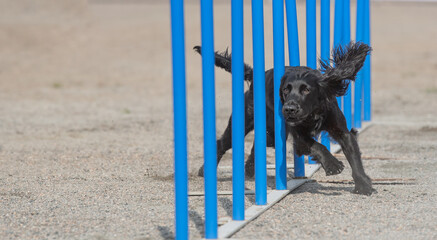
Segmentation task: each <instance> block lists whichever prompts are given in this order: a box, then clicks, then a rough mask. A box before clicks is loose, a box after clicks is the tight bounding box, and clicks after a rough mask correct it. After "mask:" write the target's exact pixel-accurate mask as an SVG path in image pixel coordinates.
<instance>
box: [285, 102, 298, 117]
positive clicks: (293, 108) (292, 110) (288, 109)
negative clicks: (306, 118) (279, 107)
mask: <svg viewBox="0 0 437 240" xmlns="http://www.w3.org/2000/svg"><path fill="white" fill-rule="evenodd" d="M284 112H285V114H287V115H295V114H296V113H297V112H299V106H297V105H295V104H292V105H287V106H284Z"/></svg>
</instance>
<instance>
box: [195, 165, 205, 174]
mask: <svg viewBox="0 0 437 240" xmlns="http://www.w3.org/2000/svg"><path fill="white" fill-rule="evenodd" d="M197 176H199V177H203V176H204V170H203V165H202V166H201V167H200V168H199V171H198V172H197Z"/></svg>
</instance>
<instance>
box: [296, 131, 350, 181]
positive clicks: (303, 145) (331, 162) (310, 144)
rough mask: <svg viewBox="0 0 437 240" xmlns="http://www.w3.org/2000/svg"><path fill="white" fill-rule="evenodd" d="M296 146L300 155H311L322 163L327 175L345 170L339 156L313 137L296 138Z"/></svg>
mask: <svg viewBox="0 0 437 240" xmlns="http://www.w3.org/2000/svg"><path fill="white" fill-rule="evenodd" d="M295 139H298V140H295V142H294V143H295V145H294V146H295V148H296V153H297V154H298V155H310V156H311V157H312V158H313V160H315V161H318V162H319V163H320V164H322V167H323V169H324V170H325V173H326V175H327V176H329V175H336V174H339V173H341V172H342V171H343V169H344V165H343V163H342V162H340V161H339V160H338V159H337V158H335V157H334V156H332V154H331V153H330V152H329V151H328V149H327V148H326V147H325V146H323V145H322V144H320V143H318V142H316V141H315V140H314V139H312V138H311V137H308V138H306V139H302V138H295Z"/></svg>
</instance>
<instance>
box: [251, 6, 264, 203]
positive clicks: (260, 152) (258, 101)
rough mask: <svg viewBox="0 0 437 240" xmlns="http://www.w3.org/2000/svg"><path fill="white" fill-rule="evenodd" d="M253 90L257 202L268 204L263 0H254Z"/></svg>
mask: <svg viewBox="0 0 437 240" xmlns="http://www.w3.org/2000/svg"><path fill="white" fill-rule="evenodd" d="M252 28H253V29H252V34H253V91H254V96H253V99H254V112H255V113H254V115H255V120H254V121H255V203H256V205H265V204H267V168H266V96H265V95H266V94H265V88H266V87H265V70H264V68H265V60H264V13H263V1H262V0H252Z"/></svg>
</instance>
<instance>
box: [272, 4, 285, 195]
mask: <svg viewBox="0 0 437 240" xmlns="http://www.w3.org/2000/svg"><path fill="white" fill-rule="evenodd" d="M273 63H274V68H273V71H274V72H273V77H274V80H273V81H274V88H273V89H274V90H273V95H274V105H275V106H274V107H275V159H276V161H275V165H276V189H277V190H285V189H287V161H286V158H285V155H286V145H285V122H284V116H283V115H282V103H281V100H280V96H279V87H280V85H281V78H282V76H283V75H284V68H285V56H284V1H283V0H273Z"/></svg>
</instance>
